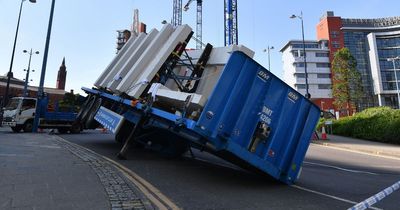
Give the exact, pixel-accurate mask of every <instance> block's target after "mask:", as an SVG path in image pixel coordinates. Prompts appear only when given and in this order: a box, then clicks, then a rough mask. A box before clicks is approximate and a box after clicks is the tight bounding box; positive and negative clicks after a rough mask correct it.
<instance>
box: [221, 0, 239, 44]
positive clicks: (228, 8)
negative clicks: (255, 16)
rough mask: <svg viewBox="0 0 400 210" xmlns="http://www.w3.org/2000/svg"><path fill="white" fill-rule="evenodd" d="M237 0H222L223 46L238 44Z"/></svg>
mask: <svg viewBox="0 0 400 210" xmlns="http://www.w3.org/2000/svg"><path fill="white" fill-rule="evenodd" d="M237 24H238V23H237V0H224V28H225V37H224V40H225V46H228V45H232V44H236V45H237V44H238V26H237Z"/></svg>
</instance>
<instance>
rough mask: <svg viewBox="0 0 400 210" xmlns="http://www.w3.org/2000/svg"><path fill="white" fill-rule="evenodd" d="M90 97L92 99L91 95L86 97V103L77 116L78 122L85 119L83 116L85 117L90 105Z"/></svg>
mask: <svg viewBox="0 0 400 210" xmlns="http://www.w3.org/2000/svg"><path fill="white" fill-rule="evenodd" d="M90 97H91V95H88V96H87V97H86V100H85V102H84V103H83V104H82V106H81V108H80V109H79V112H78V114H77V115H76V119H77V120H78V121H79V120H81V119H83V118H82V116H83V113H84V111H85V109H86V107H87V105H88V104H89V101H90Z"/></svg>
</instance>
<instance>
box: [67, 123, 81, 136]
mask: <svg viewBox="0 0 400 210" xmlns="http://www.w3.org/2000/svg"><path fill="white" fill-rule="evenodd" d="M69 132H71V133H72V134H77V133H80V132H81V124H80V123H74V124H72V126H71V128H70V129H69Z"/></svg>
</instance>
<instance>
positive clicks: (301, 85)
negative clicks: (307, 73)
mask: <svg viewBox="0 0 400 210" xmlns="http://www.w3.org/2000/svg"><path fill="white" fill-rule="evenodd" d="M295 86H296V88H297V89H306V85H305V84H297V85H295Z"/></svg>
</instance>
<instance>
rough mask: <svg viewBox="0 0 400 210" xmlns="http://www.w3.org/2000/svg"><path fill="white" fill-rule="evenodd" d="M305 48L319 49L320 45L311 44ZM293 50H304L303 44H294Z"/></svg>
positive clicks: (307, 44)
mask: <svg viewBox="0 0 400 210" xmlns="http://www.w3.org/2000/svg"><path fill="white" fill-rule="evenodd" d="M304 46H305V48H318V47H319V46H318V44H317V43H315V44H311V43H306V44H305V45H304ZM292 48H303V44H292Z"/></svg>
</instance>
